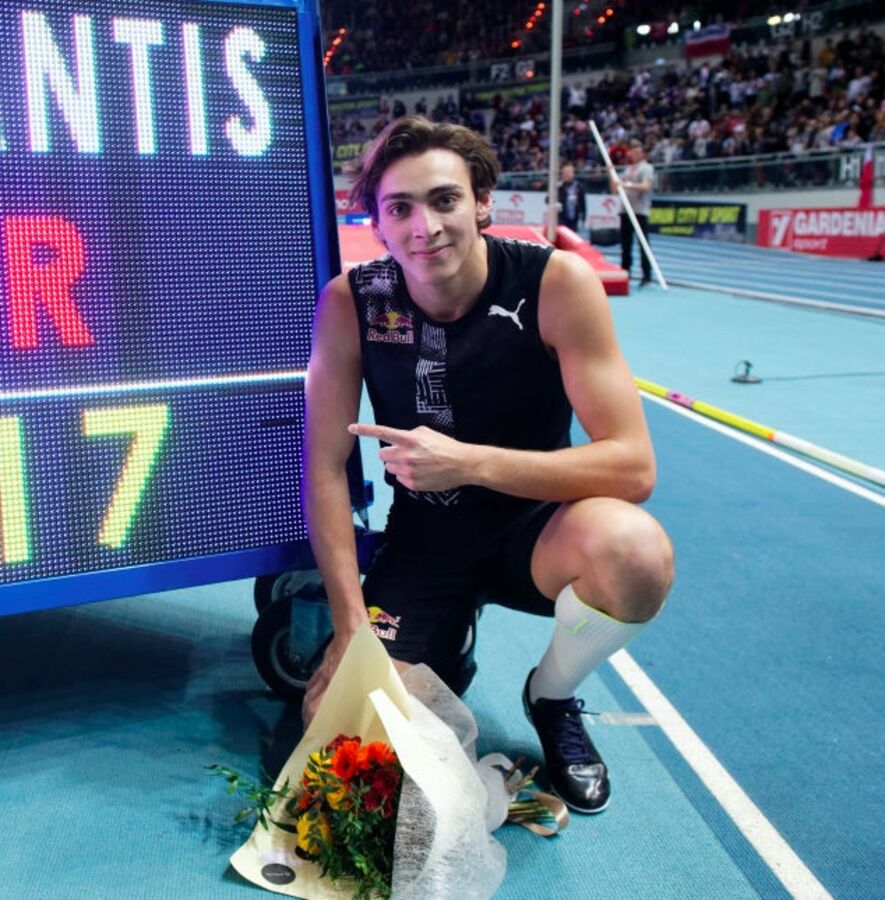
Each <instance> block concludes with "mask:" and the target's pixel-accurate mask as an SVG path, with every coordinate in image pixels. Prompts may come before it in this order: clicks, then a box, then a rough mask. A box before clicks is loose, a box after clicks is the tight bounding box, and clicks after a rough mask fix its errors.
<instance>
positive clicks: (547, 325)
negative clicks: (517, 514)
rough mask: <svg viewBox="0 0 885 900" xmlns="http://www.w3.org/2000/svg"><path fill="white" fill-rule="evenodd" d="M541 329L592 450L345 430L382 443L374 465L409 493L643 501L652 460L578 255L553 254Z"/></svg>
mask: <svg viewBox="0 0 885 900" xmlns="http://www.w3.org/2000/svg"><path fill="white" fill-rule="evenodd" d="M539 322H540V330H541V337H542V339H543V341H544V342H545V344H546V345H547V346H548V347H549V348H550V351H551V352H552V353H554V354H555V355H556V358H557V360H558V362H559V366H560V370H561V372H562V378H563V383H564V384H565V389H566V393H567V394H568V397H569V400H570V401H571V404H572V407H573V409H574V411H575V414H576V415H577V417H578V420H579V421H580V423H581V425H582V426H583V427H584V430H585V431H586V432H587V433H588V434H589V435H590V437H591V438H592V442H591V443H587V444H582V445H579V446H576V447H566V448H563V449H561V450H549V451H534V450H513V449H508V448H505V447H492V446H485V445H479V444H465V443H462V442H459V441H456V440H454V439H453V438H450V437H448V436H446V435H444V434H440V433H439V432H436V431H433V430H431V429H429V428H426V427H424V426H422V427H420V428H415V429H412V430H410V431H401V430H398V429H393V428H386V427H383V426H379V425H352V426H351V427H350V430H351V433H353V434H361V435H365V436H367V437H376V438H380V439H381V440H383V441H386V442H388V443H389V444H390V446H389V447H385V448H384V449H383V450H382V451H381V454H380V455H381V458H382V460H383V461H384V463H385V466H386V468H387V470H388V471H389V472H390V473H391V474H393V475H395V476H396V477H397V478H398V479H399V480H400V481H401V482H402V483H403V484H404V485H405V486H406V487H408V488H410V489H412V490H422V491H440V490H447V489H450V488H453V487H457V486H459V485H462V484H475V485H480V486H482V487H487V488H491V489H492V490H496V491H501V492H502V493H505V494H513V495H515V496H518V497H528V498H532V499H536V500H555V501H560V502H562V501H569V500H580V499H583V498H585V497H617V498H619V499H622V500H629V501H632V502H641V501H643V500H645V499H646V498H647V497H648V496H649V494H650V493H651V490H652V487H653V486H654V480H655V462H654V453H653V451H652V446H651V440H650V438H649V435H648V429H647V427H646V424H645V416H644V414H643V412H642V404H641V402H640V399H639V393H638V391H637V390H636V387H635V385H634V382H633V378H632V375H631V374H630V370H629V368H628V367H627V363H626V362H625V360H624V357H623V355H622V353H621V350H620V347H619V346H618V342H617V339H616V337H615V331H614V325H613V323H612V319H611V314H610V313H609V308H608V298H607V297H606V295H605V289H604V288H603V286H602V283H601V282H600V280H599V277H598V276H597V275H596V273H595V272H594V271H593V270H592V268H591V267H590V266H589V264H588V263H587V262H586V261H584V260H583V259H581V258H580V257H579V256H577V255H576V254H573V253H568V252H563V251H554V253H553V255H552V256H551V258H550V261H549V262H548V264H547V267H546V269H545V271H544V277H543V280H542V282H541V299H540V309H539ZM526 414H527V415H531V414H532V411H531V410H527V411H526Z"/></svg>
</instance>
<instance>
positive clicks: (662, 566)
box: [576, 504, 674, 622]
mask: <svg viewBox="0 0 885 900" xmlns="http://www.w3.org/2000/svg"><path fill="white" fill-rule="evenodd" d="M596 524H597V527H596V528H595V529H594V532H595V533H593V534H588V535H587V541H586V548H587V554H588V555H587V570H586V571H587V577H588V582H589V583H588V587H589V589H590V592H591V594H593V593H595V594H596V595H597V596H596V597H595V598H594V597H593V596H590V597H587V600H588V601H589V602H591V603H594V600H595V601H596V602H597V603H598V604H599V605H600V608H602V609H604V610H605V612H607V613H609V614H610V615H612V616H614V617H615V618H616V619H620V620H621V621H623V622H645V621H647V620H648V619H651V618H652V617H653V616H654V615H655V614H656V613H657V612H658V610H659V609H660V608H661V606H663V604H664V600H665V599H666V597H667V592H668V591H669V589H670V584H671V583H672V581H673V573H674V564H673V545H672V544H671V543H670V539H669V538H668V537H667V534H666V532H665V531H664V529H663V528H662V527H661V526H660V525H659V524H658V522H657V521H656V520H655V519H654V518H652V516H650V515H649V514H648V513H646V512H645V511H644V510H642V509H640V508H639V507H636V506H631V505H630V504H619V505H618V506H617V507H616V508H613V509H612V510H611V511H610V514H609V515H607V516H606V517H605V518H604V519H603V520H602V522H601V523H600V522H597V523H596ZM591 584H592V587H591V586H590V585H591ZM576 590H577V591H578V593H579V594H580V586H576ZM594 605H595V604H594Z"/></svg>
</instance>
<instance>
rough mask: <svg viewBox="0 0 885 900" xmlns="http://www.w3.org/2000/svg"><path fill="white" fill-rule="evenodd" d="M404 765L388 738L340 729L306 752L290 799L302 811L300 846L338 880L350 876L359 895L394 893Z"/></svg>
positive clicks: (297, 829)
mask: <svg viewBox="0 0 885 900" xmlns="http://www.w3.org/2000/svg"><path fill="white" fill-rule="evenodd" d="M402 775H403V770H402V766H401V765H400V764H399V759H398V758H397V755H396V753H394V752H393V750H392V749H391V748H390V746H389V745H388V744H386V743H385V742H384V741H372V742H371V743H368V744H363V743H362V741H361V739H360V738H359V737H358V736H357V737H346V736H345V735H343V734H340V735H338V737H336V738H335V740H334V741H332V742H331V743H330V744H327V745H326V746H325V747H323V748H322V749H320V750H317V751H316V752H315V753H311V754H310V756H309V757H308V758H307V767H306V768H305V770H304V774H303V775H302V777H301V784H300V786H299V787H300V790H299V792H298V793H297V794H296V796H295V797H294V798H293V799H292V800H291V801H290V802H289V803H288V804H287V810H289V811H290V812H293V813H294V814H295V815H297V818H296V820H295V834H296V841H295V847H296V849H295V852H296V853H297V854H298V855H299V856H301V857H302V858H303V859H308V860H315V861H317V862H318V863H319V864H320V865H321V866H322V870H323V874H324V875H328V876H329V877H330V878H331V879H332V880H333V881H337V880H338V879H340V878H350V879H353V881H354V882H355V896H356V897H359V898H364V897H366V898H368V897H371V896H372V895H373V894H375V895H378V896H380V897H388V896H390V879H391V875H392V873H393V839H394V835H395V832H396V819H395V817H394V812H395V810H396V808H397V804H398V801H399V792H400V787H401V785H402Z"/></svg>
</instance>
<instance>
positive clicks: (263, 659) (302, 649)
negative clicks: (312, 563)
mask: <svg viewBox="0 0 885 900" xmlns="http://www.w3.org/2000/svg"><path fill="white" fill-rule="evenodd" d="M331 639H332V616H331V613H330V611H329V604H328V602H327V601H326V592H325V589H324V588H323V585H322V583H318V582H310V583H306V584H303V585H302V586H301V588H300V589H299V591H298V593H297V594H295V595H294V596H283V597H280V598H279V599H276V600H273V601H271V602H270V603H268V604H267V605H266V606H265V607H264V608H263V609H262V610H261V612H260V613H259V615H258V620H257V621H256V622H255V626H254V628H253V629H252V657H253V659H254V660H255V667H256V668H257V669H258V673H259V674H260V675H261V677H262V678H263V679H264V681H265V682H266V683H267V686H268V687H269V688H270V689H271V690H272V691H273V692H274V694H276V696H277V697H279V698H280V699H281V700H286V701H288V702H293V703H301V701H302V699H303V698H304V691H305V688H306V687H307V682H308V681H309V680H310V676H311V675H312V674H313V673H314V671H315V670H316V668H317V666H319V664H320V663H321V662H322V659H323V653H324V651H325V649H326V646H327V645H328V643H329V641H330V640H331Z"/></svg>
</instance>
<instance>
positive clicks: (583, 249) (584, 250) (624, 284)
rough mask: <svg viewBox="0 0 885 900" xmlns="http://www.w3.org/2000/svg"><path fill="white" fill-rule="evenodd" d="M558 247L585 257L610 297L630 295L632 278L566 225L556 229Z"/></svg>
mask: <svg viewBox="0 0 885 900" xmlns="http://www.w3.org/2000/svg"><path fill="white" fill-rule="evenodd" d="M556 246H557V248H558V249H559V250H571V251H572V253H577V254H578V256H581V257H583V258H584V259H586V260H587V262H588V263H590V265H591V266H592V267H593V269H594V271H595V272H596V274H597V275H598V276H599V278H600V280H601V281H602V286H603V287H604V288H605V292H606V294H608V295H609V297H612V296H619V297H625V296H627V294H629V293H630V277H629V275H627V273H626V272H625V271H624V270H623V269H622V268H621V267H620V266H616V265H615V264H614V263H610V262H609V261H608V260H607V259H606V258H605V257H604V256H603V255H602V254H601V253H600V252H599V251H598V250H597V249H596V248H595V247H593V246H591V245H590V244H589V243H588V242H587V241H585V240H584V239H583V238H582V237H581V236H580V235H579V234H576V233H575V232H574V231H572V230H571V228H566V226H565V225H558V226H557V228H556Z"/></svg>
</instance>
